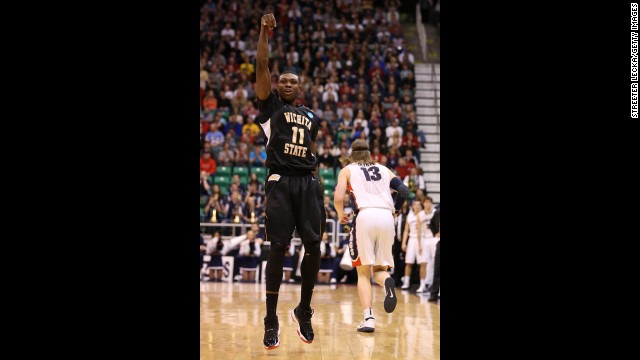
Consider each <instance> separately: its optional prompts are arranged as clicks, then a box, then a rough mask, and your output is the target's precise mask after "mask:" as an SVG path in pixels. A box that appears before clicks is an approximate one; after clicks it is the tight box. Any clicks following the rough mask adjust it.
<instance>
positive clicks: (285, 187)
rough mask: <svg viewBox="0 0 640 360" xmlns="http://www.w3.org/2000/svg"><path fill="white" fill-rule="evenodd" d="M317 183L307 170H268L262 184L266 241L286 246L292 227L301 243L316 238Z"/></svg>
mask: <svg viewBox="0 0 640 360" xmlns="http://www.w3.org/2000/svg"><path fill="white" fill-rule="evenodd" d="M278 175H279V176H278ZM317 186H318V179H317V178H315V177H314V176H313V175H312V174H311V173H308V174H305V175H283V174H278V172H272V173H270V174H269V176H268V177H267V181H266V185H265V191H266V195H267V199H266V204H265V205H266V214H267V219H266V221H265V234H266V236H267V239H266V240H267V241H269V242H272V243H282V244H284V245H285V246H286V244H288V243H289V241H291V237H292V234H293V230H294V228H296V229H297V231H298V234H299V235H300V239H301V240H302V244H304V245H307V244H310V243H313V242H318V243H319V242H320V240H321V233H320V204H319V203H318V197H317V195H316V194H317Z"/></svg>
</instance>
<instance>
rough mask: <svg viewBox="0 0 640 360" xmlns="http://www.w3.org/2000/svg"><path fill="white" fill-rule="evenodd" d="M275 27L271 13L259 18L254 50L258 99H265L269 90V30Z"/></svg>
mask: <svg viewBox="0 0 640 360" xmlns="http://www.w3.org/2000/svg"><path fill="white" fill-rule="evenodd" d="M275 27H276V18H275V17H274V16H273V14H272V13H269V14H266V15H263V16H262V19H261V20H260V38H259V39H258V50H257V52H256V94H257V95H258V99H259V100H266V99H267V98H268V97H269V93H270V92H271V73H270V72H269V31H271V30H273V28H275Z"/></svg>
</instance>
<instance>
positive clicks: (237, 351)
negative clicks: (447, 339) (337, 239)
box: [200, 282, 440, 360]
mask: <svg viewBox="0 0 640 360" xmlns="http://www.w3.org/2000/svg"><path fill="white" fill-rule="evenodd" d="M373 289H374V294H373V303H374V304H373V311H374V316H375V318H376V330H375V332H374V333H370V334H367V333H359V332H357V331H356V327H357V326H358V324H359V323H360V321H361V320H362V307H361V306H360V301H359V299H358V292H357V287H356V285H346V284H332V285H316V287H315V290H314V295H313V299H312V301H311V307H312V308H313V309H314V310H315V313H314V315H313V317H312V320H311V323H312V325H313V329H314V333H315V339H314V341H313V343H312V344H306V343H304V342H302V341H301V340H300V338H299V337H298V335H297V334H296V328H295V323H294V322H293V320H292V319H291V316H290V315H289V311H290V310H291V309H292V308H293V307H294V306H296V305H297V303H298V301H299V299H300V284H290V283H284V282H283V284H282V286H281V287H280V297H279V301H278V310H277V313H278V318H279V320H280V329H281V334H280V347H278V348H277V349H275V350H265V349H264V348H263V347H262V337H263V335H264V325H263V318H264V316H265V300H264V299H265V296H266V295H265V289H264V284H246V283H232V284H231V283H214V282H201V283H200V359H305V360H306V359H331V360H342V359H385V360H389V359H429V360H431V359H440V305H439V304H434V303H430V302H428V301H427V298H428V295H417V294H416V293H415V289H413V292H408V291H401V290H400V289H397V290H396V293H397V296H398V305H397V307H396V309H395V311H394V312H393V313H391V314H387V313H386V312H385V311H384V309H383V306H382V301H383V299H384V291H383V289H382V288H381V287H380V286H378V285H374V288H373Z"/></svg>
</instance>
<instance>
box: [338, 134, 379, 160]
mask: <svg viewBox="0 0 640 360" xmlns="http://www.w3.org/2000/svg"><path fill="white" fill-rule="evenodd" d="M339 161H340V164H342V167H345V166H347V165H349V164H351V163H358V164H362V165H373V164H375V161H374V160H373V158H372V157H371V153H370V152H369V142H368V141H366V140H363V139H358V140H356V141H354V142H353V143H352V144H351V155H349V156H342V157H340V159H339Z"/></svg>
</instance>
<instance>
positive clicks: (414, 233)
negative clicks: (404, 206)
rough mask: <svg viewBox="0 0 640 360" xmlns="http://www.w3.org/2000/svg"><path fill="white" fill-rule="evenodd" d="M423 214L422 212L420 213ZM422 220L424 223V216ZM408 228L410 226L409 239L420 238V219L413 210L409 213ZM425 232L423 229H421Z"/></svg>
mask: <svg viewBox="0 0 640 360" xmlns="http://www.w3.org/2000/svg"><path fill="white" fill-rule="evenodd" d="M420 214H422V212H420ZM420 220H421V221H422V216H420ZM407 226H409V237H410V238H413V237H415V238H417V237H418V217H417V216H416V214H414V212H413V210H411V211H409V213H408V214H407ZM420 230H423V229H420Z"/></svg>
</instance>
